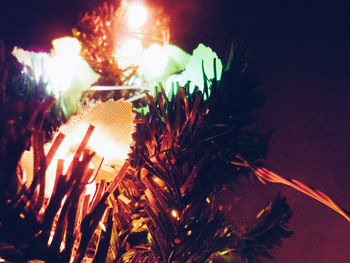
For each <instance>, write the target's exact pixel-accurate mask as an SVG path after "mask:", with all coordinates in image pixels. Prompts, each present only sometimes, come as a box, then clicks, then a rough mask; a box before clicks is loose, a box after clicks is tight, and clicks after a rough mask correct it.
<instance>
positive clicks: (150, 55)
mask: <svg viewBox="0 0 350 263" xmlns="http://www.w3.org/2000/svg"><path fill="white" fill-rule="evenodd" d="M168 62H169V57H168V54H167V52H166V49H165V48H164V47H162V46H161V45H159V44H156V43H154V44H152V45H151V46H149V48H147V49H146V50H145V52H144V53H143V56H142V64H141V68H140V71H141V73H142V74H144V75H145V76H146V78H147V79H153V78H156V77H158V76H160V75H161V74H162V73H163V72H164V70H165V68H166V67H167V65H168Z"/></svg>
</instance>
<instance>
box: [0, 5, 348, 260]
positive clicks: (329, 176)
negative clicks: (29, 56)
mask: <svg viewBox="0 0 350 263" xmlns="http://www.w3.org/2000/svg"><path fill="white" fill-rule="evenodd" d="M157 2H159V3H160V4H162V5H163V6H164V8H165V10H166V12H167V13H168V14H169V15H170V18H171V32H172V42H173V43H175V44H178V45H179V46H181V47H182V48H184V49H185V50H187V51H189V52H190V51H191V50H192V49H193V48H195V47H196V46H197V44H198V43H199V42H203V43H204V44H207V45H209V46H211V47H212V48H213V49H214V50H216V51H218V53H219V55H220V56H221V57H224V55H225V54H227V49H228V47H229V46H230V40H231V39H234V40H238V41H240V42H243V43H245V46H246V47H247V48H249V49H250V51H251V54H252V58H253V62H254V64H255V68H256V69H257V72H258V76H259V79H260V80H261V81H262V82H263V84H264V87H263V89H264V92H265V95H266V104H265V107H264V108H263V109H261V110H259V112H258V116H259V119H260V121H261V123H262V125H263V127H264V129H265V130H269V129H276V131H275V133H274V135H273V137H272V139H271V142H270V150H269V154H268V157H267V159H266V162H265V164H266V166H267V167H268V168H270V169H272V170H273V171H275V172H277V173H279V174H280V175H282V176H284V177H289V178H295V179H298V180H300V181H302V182H304V183H305V184H307V185H312V186H314V187H316V188H318V189H320V190H322V191H324V192H325V193H327V194H329V195H330V196H331V197H333V198H334V199H335V200H336V201H337V202H338V203H340V204H341V205H342V206H343V207H344V208H347V209H350V51H349V47H350V33H349V32H350V18H349V17H348V16H349V14H350V2H349V1H347V2H348V3H345V1H344V3H343V2H341V1H316V0H304V1H281V0H280V1H277V0H276V1H272V0H271V1H264V0H260V1H250V0H245V1H243V0H242V1H235V0H207V1H206V0H202V1H199V0H192V1H189V0H178V1H170V0H169V1H165V0H164V1H161V0H157ZM99 3H101V1H97V0H93V1H88V0H86V1H85V0H72V1H62V0H61V1H58V0H51V1H49V0H47V1H43V0H27V1H6V2H4V1H2V3H1V6H0V9H1V10H0V37H2V38H3V39H4V40H5V43H6V45H7V46H8V47H12V46H13V45H19V46H21V47H23V48H27V49H34V50H39V49H44V50H45V49H46V50H48V49H49V48H50V41H51V40H52V39H54V38H56V37H59V36H63V35H67V34H69V33H70V32H71V28H72V27H73V26H74V25H75V24H76V22H77V20H78V18H79V13H84V12H85V11H86V10H89V9H91V8H92V7H94V6H96V4H99ZM237 190H238V194H239V195H241V196H242V197H243V199H242V200H245V205H244V206H242V211H241V213H240V216H242V215H246V216H247V217H249V216H252V215H253V214H254V213H255V212H256V211H258V210H259V209H261V208H262V207H263V205H265V204H266V202H267V201H268V200H270V199H272V198H273V197H274V196H275V195H276V193H277V192H280V193H282V194H283V195H285V196H286V197H287V198H288V202H289V204H290V205H291V208H292V210H293V213H294V214H293V217H292V219H291V222H290V228H291V229H292V230H293V231H294V232H295V234H294V235H293V237H291V238H290V239H288V240H285V241H284V243H283V246H282V248H280V249H279V250H277V252H276V257H275V259H274V260H264V262H280V263H295V262H303V263H314V262H318V263H329V262H350V223H348V222H347V221H346V220H345V219H344V218H342V217H341V216H340V215H338V214H336V213H335V212H333V211H332V210H330V209H328V208H327V207H325V206H323V205H321V204H319V203H317V202H316V201H314V200H311V199H310V198H309V197H307V196H304V195H303V194H301V193H298V192H296V191H295V190H293V189H289V188H288V187H286V186H279V185H273V184H267V185H262V184H261V183H260V182H255V181H252V182H250V183H247V184H244V185H242V187H241V188H240V189H237Z"/></svg>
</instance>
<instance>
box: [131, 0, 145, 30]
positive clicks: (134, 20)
mask: <svg viewBox="0 0 350 263" xmlns="http://www.w3.org/2000/svg"><path fill="white" fill-rule="evenodd" d="M147 18H148V12H147V9H146V7H145V6H143V5H141V4H134V5H130V6H129V7H128V10H127V24H128V27H129V29H130V30H136V29H138V28H140V27H142V26H143V25H144V24H145V23H146V21H147Z"/></svg>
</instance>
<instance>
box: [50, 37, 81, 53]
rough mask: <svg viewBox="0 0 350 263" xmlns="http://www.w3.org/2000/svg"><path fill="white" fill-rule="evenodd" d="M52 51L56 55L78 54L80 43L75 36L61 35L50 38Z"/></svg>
mask: <svg viewBox="0 0 350 263" xmlns="http://www.w3.org/2000/svg"><path fill="white" fill-rule="evenodd" d="M52 46H53V49H54V50H53V51H54V53H55V55H57V56H79V53H80V50H81V45H80V43H79V41H78V40H77V39H76V38H73V37H62V38H57V39H54V40H52Z"/></svg>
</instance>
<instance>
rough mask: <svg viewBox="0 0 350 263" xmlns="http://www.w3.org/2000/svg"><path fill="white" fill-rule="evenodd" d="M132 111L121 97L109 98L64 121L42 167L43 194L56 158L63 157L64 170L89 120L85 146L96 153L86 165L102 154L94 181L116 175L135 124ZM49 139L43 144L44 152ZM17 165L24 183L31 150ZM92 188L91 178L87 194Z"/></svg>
mask: <svg viewBox="0 0 350 263" xmlns="http://www.w3.org/2000/svg"><path fill="white" fill-rule="evenodd" d="M134 118H135V114H134V113H133V112H132V104H131V103H127V102H125V101H124V100H118V101H114V100H109V101H107V102H104V103H103V102H97V103H95V104H92V105H89V106H87V107H85V108H83V109H82V110H81V112H79V113H78V115H77V116H74V117H72V118H71V119H70V120H69V121H68V123H67V124H65V125H62V126H61V127H60V128H59V131H58V132H57V133H56V134H55V136H54V138H56V136H58V134H59V132H61V133H63V134H65V135H66V137H65V139H64V140H63V141H62V143H61V144H60V146H59V147H58V149H57V151H56V154H55V156H54V157H53V159H52V161H51V163H50V165H49V166H48V168H47V170H46V181H45V197H47V198H49V197H50V196H51V194H52V191H53V187H54V182H55V177H56V167H57V161H58V160H59V159H63V160H65V161H64V169H63V171H64V173H66V171H67V169H68V167H69V165H70V163H71V161H72V159H73V156H74V153H75V152H76V150H77V148H78V146H79V145H80V143H81V141H82V138H83V136H84V134H85V132H86V131H87V129H88V127H89V125H90V124H92V125H93V126H94V127H95V129H94V131H93V133H92V135H91V137H90V140H89V141H88V144H87V148H89V149H90V150H92V151H94V152H95V153H96V155H95V157H94V158H93V159H92V161H91V163H90V164H89V167H90V168H92V169H97V167H99V166H100V163H101V160H102V158H103V163H102V167H101V169H100V170H99V173H98V175H97V178H96V180H97V182H98V181H100V180H101V179H104V180H106V181H111V180H113V178H114V177H115V176H116V174H117V172H118V170H119V169H120V167H121V165H122V163H124V161H125V159H126V158H127V155H128V153H129V151H130V144H131V142H132V133H133V132H134V129H135V125H134V123H133V121H134ZM51 145H52V142H50V143H47V144H45V145H44V149H45V152H46V153H47V152H48V151H49V149H50V147H51ZM20 165H21V166H22V170H23V173H25V176H26V181H25V183H26V184H29V183H30V182H31V181H32V178H33V151H32V150H30V151H25V152H24V153H23V155H22V157H21V161H20ZM95 191H96V183H95V182H92V183H91V184H88V185H87V186H86V195H88V194H89V195H90V196H91V198H92V196H93V195H94V193H95Z"/></svg>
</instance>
